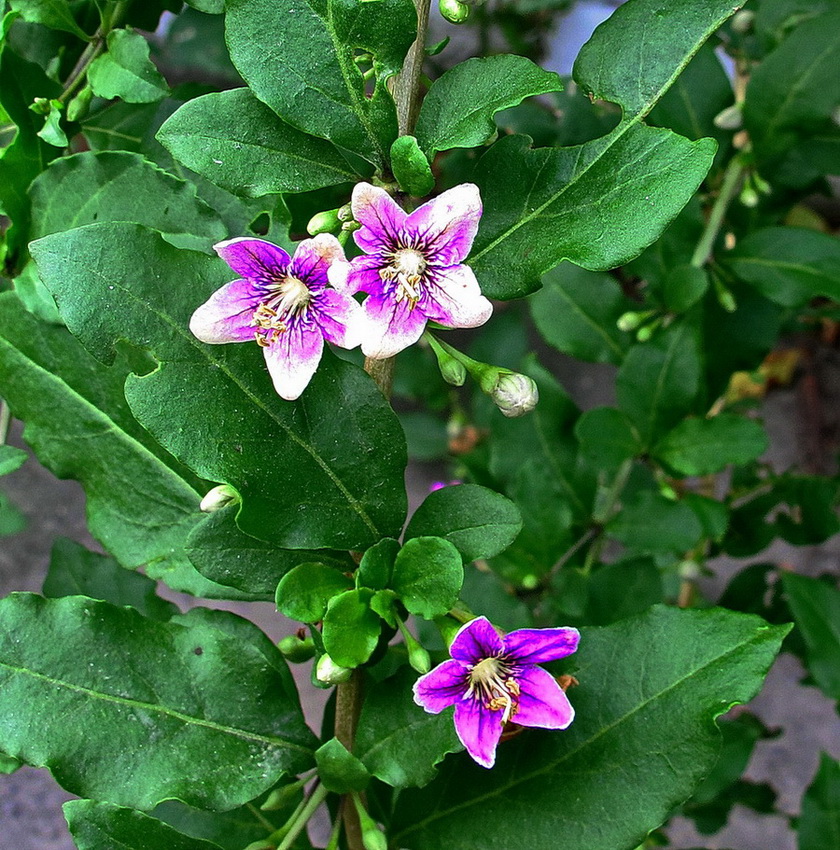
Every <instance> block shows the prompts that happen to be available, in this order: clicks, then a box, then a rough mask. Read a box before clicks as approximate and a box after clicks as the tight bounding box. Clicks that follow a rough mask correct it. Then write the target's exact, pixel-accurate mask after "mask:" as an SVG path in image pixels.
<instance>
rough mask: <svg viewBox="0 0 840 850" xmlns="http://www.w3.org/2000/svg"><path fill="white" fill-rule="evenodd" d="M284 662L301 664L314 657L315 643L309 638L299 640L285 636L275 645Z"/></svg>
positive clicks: (292, 636)
mask: <svg viewBox="0 0 840 850" xmlns="http://www.w3.org/2000/svg"><path fill="white" fill-rule="evenodd" d="M277 648H278V649H279V650H280V652H282V653H283V657H284V658H285V659H286V661H291V662H292V664H302V663H303V662H304V661H309V659H310V658H312V657H314V655H315V643H314V641H313V640H312V638H311V637H305V638H299V637H298V636H297V635H287V636H286V637H284V638H283V640H281V641H280V643H278V644H277Z"/></svg>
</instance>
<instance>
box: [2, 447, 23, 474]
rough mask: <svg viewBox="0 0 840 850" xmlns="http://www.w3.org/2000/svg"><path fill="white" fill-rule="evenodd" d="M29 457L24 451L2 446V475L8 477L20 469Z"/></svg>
mask: <svg viewBox="0 0 840 850" xmlns="http://www.w3.org/2000/svg"><path fill="white" fill-rule="evenodd" d="M28 457H29V455H28V454H27V453H26V452H25V451H24V450H23V449H16V448H15V447H14V446H7V445H6V444H5V443H4V444H1V445H0V475H8V474H9V473H10V472H14V471H15V470H16V469H20V468H21V467H22V466H23V464H24V463H25V462H26V459H27V458H28Z"/></svg>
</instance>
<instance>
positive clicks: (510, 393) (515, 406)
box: [481, 369, 540, 418]
mask: <svg viewBox="0 0 840 850" xmlns="http://www.w3.org/2000/svg"><path fill="white" fill-rule="evenodd" d="M494 378H495V380H494ZM481 389H482V390H484V392H486V393H487V395H489V396H490V398H492V399H493V403H494V404H495V405H496V407H498V408H499V410H501V411H502V415H503V416H507V417H509V418H513V417H514V416H524V415H525V414H526V413H530V412H531V411H532V410H533V409H534V408H535V407H536V406H537V402H538V401H539V400H540V393H539V390H538V389H537V385H536V384H535V383H534V381H532V380H531V378H529V377H528V376H527V375H521V374H519V373H518V372H510V371H508V370H507V369H496V370H495V375H493V372H491V371H490V370H488V371H487V372H485V373H484V375H483V376H482V378H481Z"/></svg>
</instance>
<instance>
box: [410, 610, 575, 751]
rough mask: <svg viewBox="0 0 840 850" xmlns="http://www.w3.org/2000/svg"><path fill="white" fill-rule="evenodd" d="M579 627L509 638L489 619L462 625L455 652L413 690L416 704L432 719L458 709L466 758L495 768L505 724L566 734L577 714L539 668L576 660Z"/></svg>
mask: <svg viewBox="0 0 840 850" xmlns="http://www.w3.org/2000/svg"><path fill="white" fill-rule="evenodd" d="M579 639H580V634H579V633H578V630H577V629H572V628H559V629H519V630H518V631H515V632H511V633H510V634H508V635H505V636H504V637H501V636H500V635H499V633H498V632H497V631H496V630H495V629H494V628H493V626H492V625H491V624H490V621H489V620H488V619H487V618H486V617H478V618H477V619H475V620H470V622H469V623H467V624H466V625H465V626H462V627H461V628H460V629H459V630H458V633H457V634H456V635H455V639H454V640H453V641H452V646H451V647H450V648H449V653H450V655H451V656H452V659H451V660H450V661H444V662H443V664H439V665H438V666H437V667H435V669H434V670H432V671H431V672H430V673H426V675H425V676H421V677H420V678H419V679H418V680H417V681H416V682H415V684H414V701H415V702H416V703H417V704H418V705H420V706H422V707H423V708H425V709H426V711H428V712H429V713H431V714H439V713H440V712H441V711H443V710H444V709H445V708H448V707H449V706H450V705H454V706H455V731H456V732H457V733H458V737H459V738H460V739H461V743H462V744H463V745H464V746H465V747H466V748H467V752H468V753H469V754H470V755H471V756H472V757H473V759H474V760H475V761H477V762H478V763H479V764H480V765H482V766H483V767H493V764H494V762H495V761H496V745H497V744H498V743H499V738H501V736H502V730H503V727H504V725H505V724H506V723H507V722H508V721H509V720H513V721H515V722H516V723H517V724H518V725H519V726H537V727H539V728H541V729H565V728H566V727H567V726H568V725H569V724H570V723H571V722H572V720H573V719H574V716H575V712H574V709H573V708H572V706H571V704H570V703H569V700H568V699H567V697H566V694H565V693H564V692H563V690H562V689H561V688H560V686H559V685H558V684H557V682H556V681H555V679H554V677H553V676H552V675H551V674H550V673H548V672H547V671H546V670H543V669H542V668H541V667H537V664H539V663H542V662H545V661H554V660H556V659H558V658H564V657H565V656H566V655H571V654H572V653H573V652H574V651H575V650H576V649H577V645H578V640H579Z"/></svg>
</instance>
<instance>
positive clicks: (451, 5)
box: [438, 0, 470, 24]
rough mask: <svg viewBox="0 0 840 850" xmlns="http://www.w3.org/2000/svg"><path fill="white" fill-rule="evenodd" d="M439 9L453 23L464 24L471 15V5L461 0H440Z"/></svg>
mask: <svg viewBox="0 0 840 850" xmlns="http://www.w3.org/2000/svg"><path fill="white" fill-rule="evenodd" d="M438 9H440V13H441V15H442V16H443V17H444V18H446V20H447V21H449V23H451V24H462V23H464V21H466V19H467V18H468V17H469V16H470V7H469V6H467V5H466V4H465V3H461V2H459V0H439V2H438Z"/></svg>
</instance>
